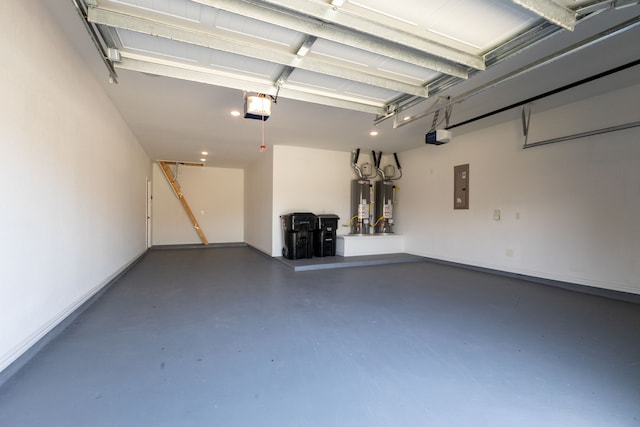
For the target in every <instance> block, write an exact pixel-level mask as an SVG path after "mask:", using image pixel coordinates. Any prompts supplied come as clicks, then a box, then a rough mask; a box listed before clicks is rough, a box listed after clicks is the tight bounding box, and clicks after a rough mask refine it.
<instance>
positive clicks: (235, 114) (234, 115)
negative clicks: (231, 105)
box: [231, 110, 240, 117]
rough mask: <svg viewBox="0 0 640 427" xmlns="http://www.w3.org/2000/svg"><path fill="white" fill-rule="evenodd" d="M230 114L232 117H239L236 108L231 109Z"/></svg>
mask: <svg viewBox="0 0 640 427" xmlns="http://www.w3.org/2000/svg"><path fill="white" fill-rule="evenodd" d="M231 115H232V116H233V117H240V111H238V110H233V111H232V112H231Z"/></svg>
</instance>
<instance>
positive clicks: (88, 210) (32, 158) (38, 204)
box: [0, 0, 151, 370]
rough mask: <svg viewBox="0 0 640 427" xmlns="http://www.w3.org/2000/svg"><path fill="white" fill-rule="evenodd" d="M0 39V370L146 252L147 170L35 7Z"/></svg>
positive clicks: (11, 10)
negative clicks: (0, 201)
mask: <svg viewBox="0 0 640 427" xmlns="http://www.w3.org/2000/svg"><path fill="white" fill-rule="evenodd" d="M0 28H2V37H0V50H1V51H2V52H3V54H2V55H0V93H2V97H1V101H0V144H1V148H2V150H1V152H2V154H3V158H4V160H5V161H4V167H3V176H4V179H5V183H4V185H3V186H2V199H3V209H0V236H2V242H3V243H2V245H0V265H1V268H0V271H1V279H0V325H1V326H0V370H3V369H5V368H6V367H7V366H8V365H9V364H10V363H11V362H12V361H14V360H15V359H16V358H17V357H19V356H20V355H21V354H22V353H23V352H24V351H26V350H27V349H28V348H29V347H30V346H31V345H33V344H34V343H35V342H36V341H37V340H38V339H39V338H41V337H42V336H43V335H44V334H46V332H48V331H49V330H50V329H51V328H53V327H54V326H55V325H56V324H58V323H59V322H60V321H61V320H63V319H64V318H65V317H66V316H67V315H68V314H69V313H71V312H72V311H73V310H74V309H75V308H76V307H78V306H79V305H80V304H82V303H83V302H84V301H85V300H86V299H87V298H89V297H90V296H91V295H93V294H94V293H95V292H96V291H97V290H99V289H100V288H101V287H103V286H104V285H105V284H106V283H108V282H109V280H110V279H112V278H113V277H114V276H115V275H116V274H117V273H118V272H120V271H121V270H122V269H123V268H125V267H126V266H127V265H128V264H130V263H131V262H132V261H133V260H135V259H136V258H137V257H138V256H140V255H141V254H142V253H143V252H144V251H145V250H146V244H145V221H146V219H145V218H146V212H145V204H146V195H145V193H146V178H147V177H150V174H151V168H150V160H149V159H148V157H147V156H146V154H145V153H144V151H143V150H142V148H141V146H140V145H139V144H138V142H137V140H136V139H135V137H134V136H133V135H132V133H131V132H130V130H129V128H128V127H127V126H126V124H125V123H124V121H123V120H122V118H121V117H120V115H119V114H118V112H117V111H116V110H115V108H114V107H113V105H112V104H111V102H110V101H109V99H108V98H107V96H106V95H105V93H104V91H103V89H102V87H101V86H100V85H99V84H98V82H97V81H96V80H95V78H94V77H93V76H92V74H91V73H90V72H89V70H88V69H87V68H86V65H85V63H84V62H83V61H82V59H81V58H80V57H79V56H78V55H77V54H76V53H75V51H74V50H73V49H72V48H71V47H70V45H69V43H68V41H67V39H66V38H65V37H64V36H63V34H62V33H61V31H60V30H59V29H58V28H57V27H56V26H55V25H54V24H53V23H52V20H51V19H50V18H49V16H48V15H47V11H46V9H43V8H42V5H41V4H40V3H39V2H30V1H19V0H5V1H3V2H1V3H0Z"/></svg>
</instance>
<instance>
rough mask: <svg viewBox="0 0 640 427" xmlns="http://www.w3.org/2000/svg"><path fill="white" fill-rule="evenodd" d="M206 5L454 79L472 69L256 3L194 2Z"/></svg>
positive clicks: (230, 1) (194, 0) (216, 0)
mask: <svg viewBox="0 0 640 427" xmlns="http://www.w3.org/2000/svg"><path fill="white" fill-rule="evenodd" d="M192 1H193V2H194V3H200V4H202V5H205V6H209V7H213V8H216V9H220V10H224V11H226V12H230V13H235V14H238V15H242V16H245V17H248V18H251V19H256V20H258V21H263V22H268V23H271V24H274V25H277V26H280V27H283V28H289V29H291V30H294V31H298V32H301V33H304V34H309V35H312V36H315V37H318V38H322V39H325V40H329V41H332V42H335V43H340V44H343V45H345V46H350V47H355V48H358V49H364V50H367V51H369V52H373V53H376V54H378V55H382V56H386V57H387V58H391V59H396V60H398V61H402V62H407V63H409V64H413V65H417V66H419V67H423V68H427V69H430V70H434V71H437V72H439V73H444V74H448V75H450V76H455V77H460V78H463V79H466V78H467V77H468V70H467V68H466V67H464V66H461V65H458V64H454V63H451V62H448V61H445V60H441V59H438V58H436V57H435V55H433V54H431V55H425V54H424V53H422V52H417V51H415V50H413V49H409V48H407V47H403V46H401V45H400V44H398V43H392V42H388V41H383V40H379V39H375V38H372V37H370V36H366V35H364V34H360V33H357V32H353V31H348V30H346V29H343V28H339V27H337V26H334V25H331V24H327V23H325V22H322V21H320V20H316V19H311V18H308V17H305V16H296V15H294V14H291V13H285V12H282V11H279V10H275V9H269V8H266V7H261V6H258V5H255V4H252V3H248V2H245V1H238V0H192Z"/></svg>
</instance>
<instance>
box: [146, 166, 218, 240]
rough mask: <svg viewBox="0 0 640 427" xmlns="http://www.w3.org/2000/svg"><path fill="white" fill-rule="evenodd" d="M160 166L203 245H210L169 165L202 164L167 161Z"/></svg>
mask: <svg viewBox="0 0 640 427" xmlns="http://www.w3.org/2000/svg"><path fill="white" fill-rule="evenodd" d="M158 164H159V165H160V168H161V169H162V172H163V173H164V176H165V177H166V178H167V181H169V184H170V185H171V188H173V192H174V193H175V195H176V197H177V198H178V200H180V203H182V207H183V208H184V210H185V212H186V213H187V216H188V217H189V219H190V220H191V223H192V224H193V228H195V229H196V232H197V233H198V236H200V240H202V244H203V245H208V244H209V241H208V240H207V236H205V235H204V232H203V231H202V229H201V228H200V224H198V220H197V219H196V217H195V216H194V215H193V212H192V211H191V208H190V207H189V203H187V200H186V199H185V198H184V195H183V194H182V189H181V188H180V184H178V181H177V180H176V177H175V176H174V175H173V172H171V169H170V168H169V165H176V166H177V165H178V164H181V165H185V166H202V164H200V163H178V162H165V161H159V162H158Z"/></svg>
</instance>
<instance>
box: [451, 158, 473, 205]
mask: <svg viewBox="0 0 640 427" xmlns="http://www.w3.org/2000/svg"><path fill="white" fill-rule="evenodd" d="M453 209H469V164H468V163H467V164H466V165H458V166H454V167H453Z"/></svg>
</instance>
